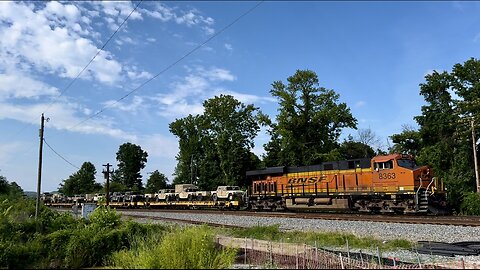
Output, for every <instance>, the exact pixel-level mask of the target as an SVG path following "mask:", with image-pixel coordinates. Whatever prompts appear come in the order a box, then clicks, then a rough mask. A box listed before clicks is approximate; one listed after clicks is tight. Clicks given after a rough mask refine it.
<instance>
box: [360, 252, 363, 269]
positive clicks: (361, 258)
mask: <svg viewBox="0 0 480 270" xmlns="http://www.w3.org/2000/svg"><path fill="white" fill-rule="evenodd" d="M360 261H361V262H362V266H363V256H362V250H361V249H360Z"/></svg>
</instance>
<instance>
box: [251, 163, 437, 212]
mask: <svg viewBox="0 0 480 270" xmlns="http://www.w3.org/2000/svg"><path fill="white" fill-rule="evenodd" d="M247 180H248V183H251V187H250V190H249V196H248V199H249V205H250V207H251V208H252V209H265V210H284V209H302V210H305V209H310V210H320V209H326V210H328V209H331V210H356V211H362V212H382V213H394V212H395V213H439V212H443V211H445V210H446V193H445V188H444V185H443V182H442V181H441V180H439V179H438V178H436V177H434V176H433V173H432V170H431V169H430V168H428V167H427V166H417V165H416V164H415V162H414V161H413V158H412V156H410V155H402V154H392V155H387V156H376V157H374V158H372V159H354V160H345V161H335V162H324V163H322V164H319V165H311V166H301V167H270V168H266V169H262V170H255V171H248V172H247Z"/></svg>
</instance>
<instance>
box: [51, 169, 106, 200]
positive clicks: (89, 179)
mask: <svg viewBox="0 0 480 270" xmlns="http://www.w3.org/2000/svg"><path fill="white" fill-rule="evenodd" d="M96 173H97V170H96V169H95V166H94V165H93V164H92V163H91V162H88V161H87V162H84V163H83V164H82V167H81V168H80V169H79V170H78V171H77V172H75V173H73V174H72V175H70V177H68V179H66V180H63V183H61V184H60V188H59V189H58V191H59V192H60V193H63V194H65V195H67V196H73V195H75V194H88V193H94V192H98V191H100V190H101V189H102V185H101V184H98V183H96V182H95V174H96Z"/></svg>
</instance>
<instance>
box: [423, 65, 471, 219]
mask: <svg viewBox="0 0 480 270" xmlns="http://www.w3.org/2000/svg"><path fill="white" fill-rule="evenodd" d="M452 93H453V94H455V95H456V96H458V97H459V98H458V99H455V98H453V96H452ZM420 94H421V95H422V96H423V97H424V99H425V101H426V103H427V104H426V105H425V106H422V114H421V115H420V116H417V117H415V120H416V121H417V123H418V124H419V126H420V129H419V131H418V133H419V138H420V139H419V140H418V141H419V144H420V147H419V148H420V151H419V152H418V160H419V163H423V164H430V165H431V166H433V168H434V171H435V173H436V174H437V175H438V176H440V177H442V178H443V179H444V180H445V183H446V186H447V188H448V192H449V196H448V198H449V201H450V203H451V204H452V206H453V207H454V208H456V209H457V210H459V205H460V204H461V202H462V200H463V197H464V194H466V193H467V192H469V191H473V190H474V187H475V176H474V164H473V154H472V152H473V147H472V139H471V136H470V134H471V133H470V132H471V130H470V126H469V120H470V119H472V118H473V119H477V121H478V119H479V117H478V116H479V112H480V103H479V97H480V62H479V60H477V59H474V58H471V59H469V60H467V61H466V62H464V63H463V64H456V65H454V67H453V69H452V71H451V72H447V71H443V72H441V73H439V72H437V71H434V72H433V73H431V74H428V75H426V76H425V82H424V83H422V84H420ZM476 131H477V132H478V127H476ZM476 151H477V152H478V149H476Z"/></svg>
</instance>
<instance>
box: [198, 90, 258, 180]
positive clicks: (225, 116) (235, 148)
mask: <svg viewBox="0 0 480 270" xmlns="http://www.w3.org/2000/svg"><path fill="white" fill-rule="evenodd" d="M203 107H204V108H205V112H204V119H205V125H206V128H207V132H208V133H207V134H208V136H209V137H211V138H213V140H214V142H215V146H216V151H217V154H218V157H219V160H220V169H221V170H222V173H223V183H224V184H226V185H239V184H240V182H242V181H243V179H244V178H245V177H244V176H245V168H246V166H244V162H245V161H250V149H252V148H253V147H254V141H253V140H254V138H255V137H256V136H257V133H258V132H259V131H260V125H259V119H258V118H257V117H262V115H258V113H259V110H258V108H256V107H254V106H253V105H252V104H250V105H245V104H243V103H241V102H240V101H238V100H236V99H235V98H234V97H233V96H230V95H220V96H219V97H217V96H215V97H214V98H211V99H208V100H206V101H205V102H204V103H203ZM239 161H243V162H239ZM247 167H248V166H247ZM247 169H248V168H247Z"/></svg>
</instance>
